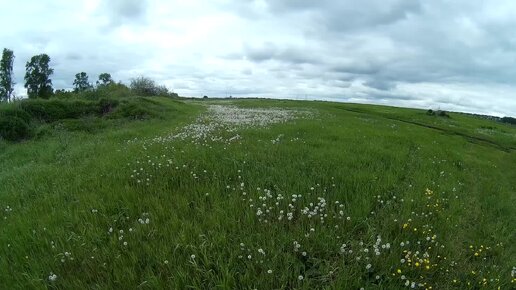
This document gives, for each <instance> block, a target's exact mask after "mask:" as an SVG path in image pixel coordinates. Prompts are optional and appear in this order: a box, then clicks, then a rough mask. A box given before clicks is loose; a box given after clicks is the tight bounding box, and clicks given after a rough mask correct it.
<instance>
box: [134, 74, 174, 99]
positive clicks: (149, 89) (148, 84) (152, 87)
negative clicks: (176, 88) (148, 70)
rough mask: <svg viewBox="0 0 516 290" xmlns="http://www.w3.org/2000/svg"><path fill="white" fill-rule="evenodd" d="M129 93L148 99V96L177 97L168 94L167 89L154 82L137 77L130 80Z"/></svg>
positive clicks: (170, 93)
mask: <svg viewBox="0 0 516 290" xmlns="http://www.w3.org/2000/svg"><path fill="white" fill-rule="evenodd" d="M130 88H131V91H132V92H133V94H135V95H137V96H143V97H150V96H161V97H177V96H178V95H177V94H175V93H172V92H170V91H169V90H168V89H167V87H165V86H162V85H157V84H156V82H155V81H154V80H152V79H150V78H147V77H143V76H140V77H137V78H135V79H132V80H131V84H130Z"/></svg>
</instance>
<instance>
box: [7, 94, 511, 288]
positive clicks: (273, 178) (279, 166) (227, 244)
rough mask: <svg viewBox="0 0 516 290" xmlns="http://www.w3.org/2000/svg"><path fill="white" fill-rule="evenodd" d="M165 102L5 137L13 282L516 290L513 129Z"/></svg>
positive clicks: (401, 113)
mask: <svg viewBox="0 0 516 290" xmlns="http://www.w3.org/2000/svg"><path fill="white" fill-rule="evenodd" d="M153 102H155V105H156V106H158V107H159V108H160V113H159V117H152V118H146V119H144V120H129V119H116V120H115V119H105V118H97V117H85V118H82V119H79V120H68V119H63V120H57V121H52V122H47V123H45V124H44V125H43V127H42V129H41V130H42V131H41V132H43V133H41V134H38V136H37V138H33V139H30V140H25V141H22V142H7V141H0V168H1V170H0V209H1V210H2V215H0V218H1V219H0V288H1V289H135V288H137V289H515V288H516V227H515V225H516V126H514V125H509V124H501V123H497V122H495V121H490V120H484V119H481V118H478V117H473V116H468V115H463V114H458V113H449V118H447V117H440V116H429V115H427V114H426V112H425V111H424V110H416V109H404V108H394V107H384V106H373V105H359V104H344V103H330V102H312V101H283V100H254V99H248V100H237V99H231V100H197V101H195V100H184V101H177V100H171V99H169V98H161V97H155V98H153Z"/></svg>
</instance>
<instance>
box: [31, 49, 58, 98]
mask: <svg viewBox="0 0 516 290" xmlns="http://www.w3.org/2000/svg"><path fill="white" fill-rule="evenodd" d="M49 63H50V57H49V56H48V55H46V54H40V55H35V56H33V57H32V58H31V59H30V61H28V62H27V64H26V65H25V68H26V73H25V88H27V94H28V95H29V98H43V99H48V98H50V96H52V93H53V91H54V89H53V88H52V80H51V79H50V76H51V75H52V74H53V73H54V70H53V69H52V68H50V66H49Z"/></svg>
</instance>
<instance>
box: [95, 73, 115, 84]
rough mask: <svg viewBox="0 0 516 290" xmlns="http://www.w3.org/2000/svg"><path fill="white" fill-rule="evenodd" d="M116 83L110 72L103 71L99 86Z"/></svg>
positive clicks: (98, 82)
mask: <svg viewBox="0 0 516 290" xmlns="http://www.w3.org/2000/svg"><path fill="white" fill-rule="evenodd" d="M113 83H115V82H114V81H113V78H111V75H110V74H108V73H101V74H100V75H99V80H98V81H97V86H107V85H110V84H113Z"/></svg>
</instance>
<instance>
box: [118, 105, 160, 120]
mask: <svg viewBox="0 0 516 290" xmlns="http://www.w3.org/2000/svg"><path fill="white" fill-rule="evenodd" d="M156 116H157V115H156V113H154V112H153V111H152V110H150V109H148V108H146V107H144V106H142V105H141V103H136V102H124V103H122V104H120V105H119V106H118V107H117V109H116V110H115V111H114V112H113V114H112V115H111V117H112V118H128V119H133V120H145V119H150V118H152V117H156Z"/></svg>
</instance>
